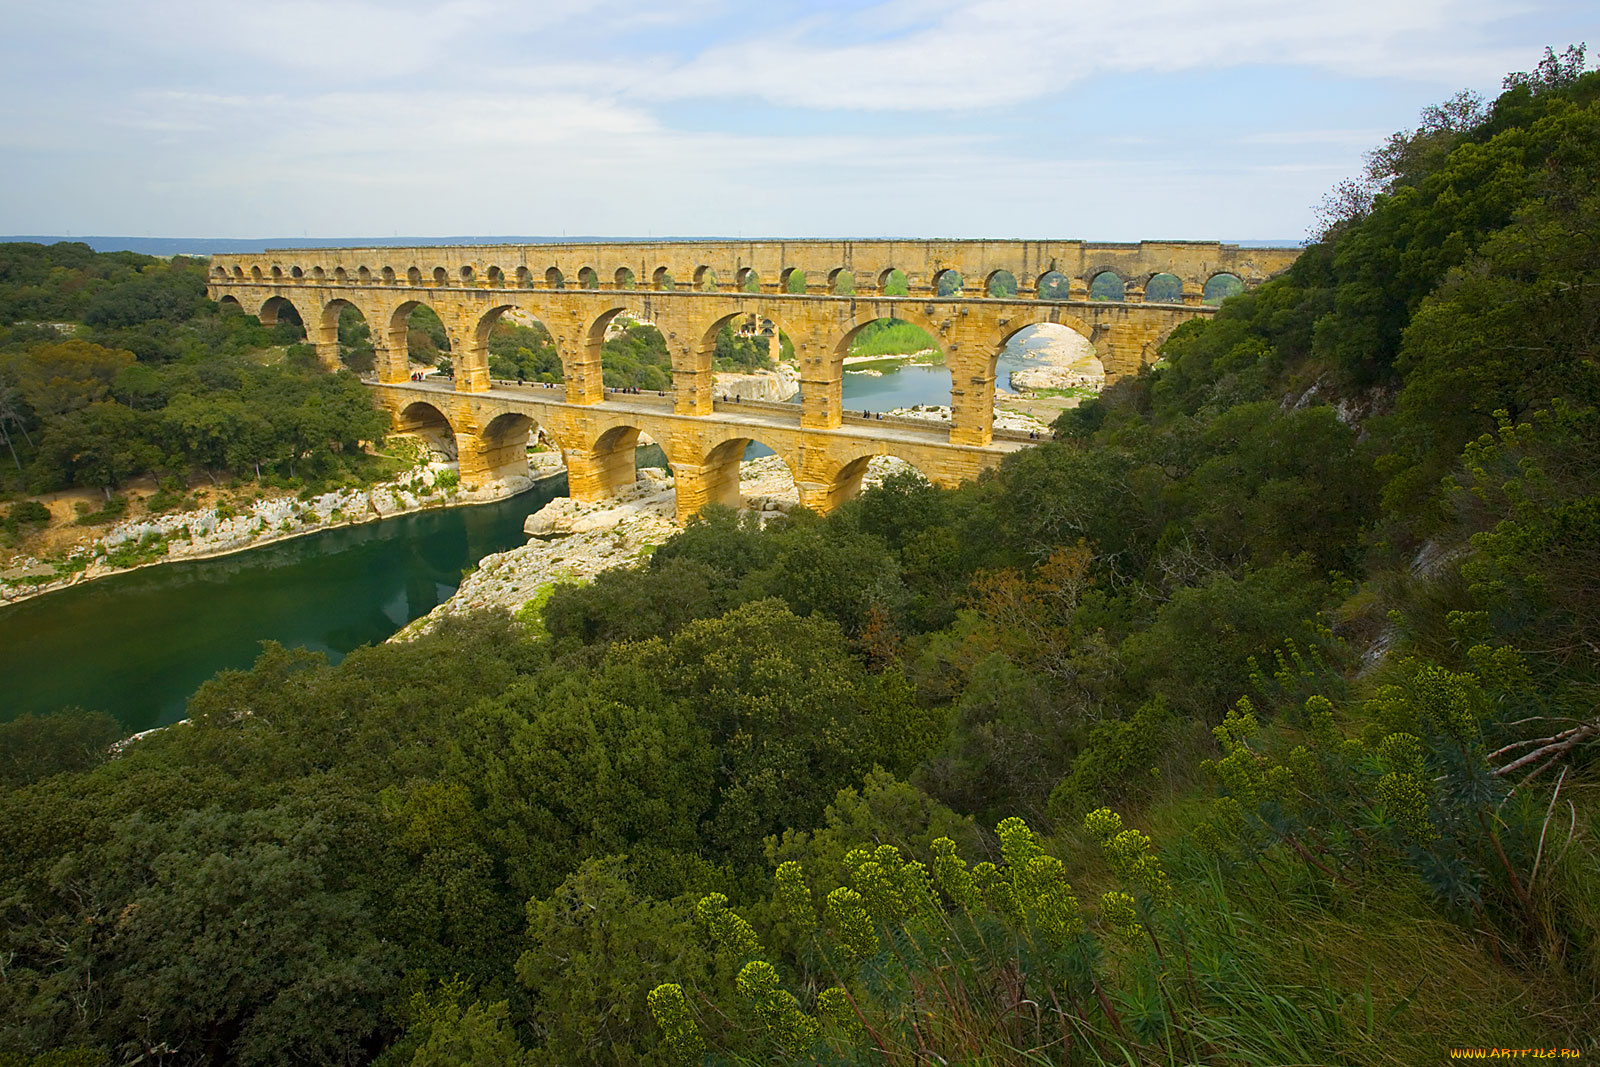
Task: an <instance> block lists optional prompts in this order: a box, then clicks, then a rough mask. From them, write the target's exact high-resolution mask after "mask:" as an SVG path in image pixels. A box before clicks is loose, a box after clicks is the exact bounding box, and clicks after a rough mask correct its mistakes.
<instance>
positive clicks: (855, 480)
mask: <svg viewBox="0 0 1600 1067" xmlns="http://www.w3.org/2000/svg"><path fill="white" fill-rule="evenodd" d="M879 456H893V457H894V458H895V459H898V460H901V461H903V462H905V463H906V464H908V465H909V466H910V467H911V468H912V469H913V470H915V471H916V472H917V473H918V474H920V475H922V477H924V478H926V479H927V480H928V481H929V482H932V483H933V484H934V485H946V486H948V485H954V484H957V483H956V482H955V481H952V480H951V479H949V478H947V477H943V476H942V475H941V473H940V472H939V470H938V465H937V463H934V462H931V459H932V457H930V456H928V455H926V454H924V453H919V452H918V450H917V448H916V446H915V445H913V444H910V443H909V442H900V441H871V442H864V443H863V445H862V447H861V448H860V449H859V450H858V451H857V454H856V455H854V456H853V457H851V458H847V459H842V460H839V461H837V462H835V463H833V471H832V474H831V475H830V476H829V477H828V478H827V479H826V480H824V481H822V482H819V483H818V485H817V488H816V489H815V490H814V491H813V497H814V500H815V502H814V503H811V504H809V506H810V507H811V508H812V509H813V510H816V511H820V512H823V513H824V514H825V513H827V512H829V511H832V510H833V509H834V508H837V507H838V506H839V505H840V504H843V503H844V502H845V501H846V500H849V499H851V498H852V497H854V496H856V495H857V494H858V493H860V492H861V479H862V477H863V476H864V475H865V474H866V473H867V465H868V464H870V463H871V462H872V461H873V460H875V459H877V458H878V457H879ZM928 467H931V468H932V469H933V470H932V473H930V472H929V471H928V470H925V469H924V468H928Z"/></svg>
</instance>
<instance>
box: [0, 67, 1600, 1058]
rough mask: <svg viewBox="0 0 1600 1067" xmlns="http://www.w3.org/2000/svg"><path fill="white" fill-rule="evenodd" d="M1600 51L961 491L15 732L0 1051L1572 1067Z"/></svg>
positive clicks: (1598, 901)
mask: <svg viewBox="0 0 1600 1067" xmlns="http://www.w3.org/2000/svg"><path fill="white" fill-rule="evenodd" d="M1581 71H1582V56H1581V54H1577V55H1572V54H1569V55H1568V56H1567V57H1555V56H1550V57H1547V60H1546V62H1545V63H1544V64H1542V65H1541V66H1540V67H1539V68H1538V69H1537V70H1535V71H1533V72H1530V73H1528V74H1524V75H1517V76H1513V77H1512V78H1511V79H1508V87H1507V90H1506V92H1505V93H1504V94H1503V95H1502V96H1501V97H1500V98H1499V99H1498V100H1496V101H1494V102H1493V104H1492V105H1489V106H1483V105H1480V104H1478V103H1477V102H1475V101H1473V100H1471V99H1469V98H1458V99H1457V100H1455V101H1452V102H1451V103H1450V104H1449V105H1447V106H1444V107H1441V108H1438V109H1432V110H1430V111H1429V112H1428V113H1426V114H1425V115H1424V117H1423V123H1422V125H1421V126H1420V127H1419V128H1418V129H1417V130H1414V131H1407V132H1406V133H1404V134H1400V135H1397V136H1396V138H1395V139H1394V140H1392V141H1391V142H1389V143H1388V144H1387V145H1385V146H1383V147H1382V148H1381V149H1380V150H1379V151H1378V152H1377V153H1375V154H1374V157H1373V167H1372V171H1371V173H1370V174H1369V175H1368V176H1367V179H1366V181H1365V182H1364V183H1361V184H1357V185H1353V186H1351V187H1349V188H1348V189H1346V190H1344V195H1343V196H1342V197H1341V198H1340V199H1339V200H1338V201H1337V202H1334V203H1333V204H1331V205H1330V216H1329V218H1328V220H1327V221H1328V231H1327V233H1326V235H1325V237H1324V238H1323V240H1321V241H1320V242H1317V243H1314V244H1312V245H1311V246H1310V247H1308V249H1307V250H1306V253H1305V255H1304V256H1302V258H1301V259H1300V260H1299V262H1298V263H1297V264H1296V265H1295V267H1294V268H1293V269H1292V270H1290V271H1289V272H1288V273H1287V274H1286V275H1284V276H1283V277H1281V278H1279V279H1277V280H1275V281H1273V282H1271V283H1268V284H1266V285H1264V286H1262V287H1261V288H1259V289H1257V290H1255V291H1254V292H1251V293H1248V294H1245V295H1241V296H1238V297H1235V298H1233V299H1231V300H1229V301H1228V302H1227V303H1225V304H1224V305H1223V307H1222V309H1221V310H1220V311H1219V313H1218V315H1217V316H1216V318H1215V319H1214V320H1213V321H1210V322H1197V323H1191V324H1189V325H1187V326H1185V327H1183V328H1181V329H1180V330H1179V331H1178V332H1177V333H1175V334H1174V336H1173V337H1172V339H1171V340H1170V341H1169V343H1168V344H1167V346H1166V348H1165V350H1164V358H1163V360H1162V362H1161V364H1160V365H1158V366H1157V367H1156V368H1155V369H1153V370H1152V371H1150V372H1149V373H1147V374H1144V375H1141V376H1140V377H1139V378H1138V379H1136V380H1132V381H1127V382H1124V383H1121V384H1119V385H1118V386H1117V387H1115V388H1114V389H1112V390H1110V391H1108V392H1107V393H1106V394H1105V395H1104V396H1102V397H1101V398H1100V399H1099V400H1097V401H1094V402H1090V403H1087V404H1085V405H1084V406H1083V407H1081V408H1079V409H1077V410H1076V411H1073V412H1069V413H1067V414H1066V415H1064V416H1063V417H1062V419H1061V420H1060V422H1059V423H1058V425H1057V428H1058V432H1059V437H1060V439H1059V440H1057V441H1055V442H1050V443H1045V444H1042V445H1041V446H1040V447H1038V448H1034V449H1031V450H1028V451H1026V452H1023V453H1020V454H1019V455H1017V456H1016V457H1014V458H1013V459H1012V460H1011V461H1010V462H1008V463H1007V464H1006V465H1005V467H1004V468H1003V469H1001V470H1000V471H999V472H998V473H996V474H994V475H993V476H990V477H986V478H985V479H983V480H981V481H980V482H977V483H975V484H969V485H967V486H964V487H963V488H961V489H959V490H955V491H941V490H936V489H933V488H931V487H929V486H928V485H927V484H926V483H924V482H923V481H921V480H920V479H919V478H917V477H915V476H912V475H902V476H897V477H895V478H893V479H891V480H890V481H889V482H888V483H886V484H885V485H884V486H883V487H881V488H879V489H875V490H872V491H869V492H867V493H864V494H863V495H862V496H861V497H860V498H858V499H857V500H855V501H852V502H850V503H849V504H847V505H846V506H844V507H842V508H841V509H839V510H838V511H837V512H835V513H834V514H832V515H830V516H828V517H827V518H825V519H824V518H817V517H815V516H812V515H809V514H808V513H804V512H800V513H797V514H796V515H794V516H793V517H791V519H790V521H789V522H788V523H786V524H783V525H781V526H774V527H771V528H768V529H766V530H761V529H759V528H757V527H755V526H753V525H751V524H750V523H748V522H745V521H741V520H740V519H739V518H738V517H737V516H736V515H734V514H732V513H728V512H725V511H724V512H718V511H712V512H709V513H708V514H707V515H706V516H705V517H704V518H703V519H702V520H701V521H698V522H696V523H694V524H693V525H691V526H689V527H688V528H687V529H685V530H684V531H683V532H682V533H681V534H680V535H678V536H677V537H675V538H674V539H673V540H671V541H670V542H668V543H667V544H664V545H662V546H661V547H660V548H659V549H658V550H657V551H656V552H655V553H654V555H653V556H652V557H651V559H650V560H649V562H648V564H646V565H644V566H641V567H640V568H638V569H636V570H621V571H612V572H608V573H606V574H604V575H602V576H601V577H600V578H598V579H597V580H596V581H594V582H593V583H592V584H589V585H586V586H567V587H559V588H557V589H555V590H554V591H553V592H552V593H550V594H549V595H548V596H547V597H543V598H541V599H539V600H536V601H535V602H533V603H532V604H530V605H529V607H527V608H525V609H524V610H523V612H522V613H520V614H519V615H518V616H517V617H515V618H507V617H503V616H484V617H480V618H476V619H474V620H472V621H471V622H469V623H464V624H456V625H452V626H444V627H441V628H440V629H438V630H437V631H435V632H434V633H432V634H430V635H429V636H426V637H423V638H420V639H418V640H415V641H413V642H410V643H406V644H397V645H385V646H383V647H379V648H372V649H364V650H359V651H357V652H355V653H353V654H351V655H350V656H349V657H348V658H347V659H345V660H344V661H343V662H342V663H341V664H340V665H339V666H337V667H329V666H327V665H326V664H325V663H323V662H322V661H321V660H320V659H319V658H318V657H316V656H313V655H310V654H306V653H302V652H294V651H288V650H284V649H281V648H276V647H272V648H268V649H267V650H266V652H265V653H264V654H263V656H262V657H261V659H260V661H259V662H258V663H257V664H256V666H255V667H254V669H252V670H250V671H248V672H230V673H226V674H224V675H222V676H220V677H218V678H217V679H215V680H213V681H212V682H210V683H208V684H207V685H206V686H204V687H203V688H202V689H201V690H200V691H199V692H198V693H197V694H196V695H195V697H194V698H193V699H192V701H191V703H190V709H189V711H190V721H189V723H188V724H187V725H184V726H179V727H175V728H172V729H169V730H166V731H164V732H162V733H161V734H159V735H157V736H153V737H150V738H146V739H144V740H141V741H139V742H137V743H136V744H134V745H132V746H131V747H130V748H128V749H127V750H126V751H125V752H124V753H122V754H121V755H119V756H117V757H116V758H113V759H107V758H106V757H105V756H104V754H103V751H104V750H103V744H104V741H105V739H106V736H107V731H106V727H105V724H104V723H103V722H102V721H101V720H99V719H97V718H96V717H94V716H77V715H69V716H64V717H50V718H45V719H36V718H24V719H22V720H20V721H18V722H15V723H13V724H10V725H8V726H5V727H0V782H3V783H4V784H3V790H0V938H3V942H0V963H3V968H4V969H3V972H0V975H3V978H0V1048H4V1049H12V1050H17V1051H16V1052H13V1053H11V1054H9V1058H8V1057H7V1055H5V1054H0V1064H44V1063H50V1064H102V1063H115V1064H133V1063H150V1062H157V1063H173V1064H179V1063H181V1064H191V1063H192V1064H223V1063H243V1064H280V1063H282V1064H287V1063H329V1064H334V1063H348V1064H363V1063H377V1064H383V1065H401V1064H414V1065H419V1067H422V1065H441V1067H442V1065H447V1064H448V1065H456V1064H463V1063H474V1064H522V1063H527V1064H545V1063H559V1064H619V1065H620V1064H635V1063H643V1064H699V1063H707V1064H734V1063H751V1064H754V1063H762V1064H768V1063H797V1064H798V1063H813V1062H822V1063H837V1064H879V1063H882V1064H891V1063H896V1064H898V1063H905V1064H911V1063H938V1062H944V1063H958V1062H960V1063H997V1064H998V1063H1032V1064H1047V1063H1049V1064H1056V1063H1072V1064H1080V1063H1081V1064H1101V1063H1118V1064H1126V1063H1135V1062H1137V1063H1207V1064H1239V1065H1263V1067H1264V1065H1278V1064H1291V1063H1292V1064H1373V1065H1397V1067H1400V1065H1413V1064H1420V1063H1433V1062H1440V1061H1443V1060H1446V1059H1448V1058H1449V1050H1450V1049H1451V1048H1461V1047H1483V1048H1496V1047H1497V1048H1506V1047H1512V1048H1523V1049H1535V1048H1536V1049H1550V1048H1555V1049H1562V1048H1565V1049H1573V1050H1581V1051H1582V1054H1583V1056H1584V1057H1592V1056H1594V1055H1597V1054H1600V1045H1597V1044H1596V1037H1595V1034H1596V1033H1597V1032H1600V1031H1597V1029H1596V1025H1595V1024H1596V1021H1597V1019H1600V1011H1597V1007H1600V940H1597V938H1600V873H1597V871H1600V867H1597V860H1600V841H1597V833H1600V801H1597V784H1600V783H1597V777H1596V776H1597V766H1596V759H1595V755H1596V751H1597V744H1600V718H1597V710H1596V696H1597V692H1600V634H1597V633H1596V632H1595V631H1596V622H1595V618H1596V615H1595V611H1594V605H1595V604H1596V603H1600V412H1597V404H1600V374H1597V369H1596V356H1597V354H1600V353H1597V350H1596V345H1597V341H1600V332H1597V331H1600V255H1597V251H1600V250H1597V249H1596V247H1595V242H1596V240H1597V234H1600V74H1582V73H1581ZM49 1050H57V1051H56V1052H54V1053H51V1055H53V1056H54V1058H47V1057H46V1055H45V1054H46V1053H47V1052H49ZM36 1057H37V1058H36Z"/></svg>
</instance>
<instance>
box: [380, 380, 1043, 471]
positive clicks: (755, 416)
mask: <svg viewBox="0 0 1600 1067" xmlns="http://www.w3.org/2000/svg"><path fill="white" fill-rule="evenodd" d="M369 384H377V383H374V382H369ZM384 388H386V389H395V390H404V391H415V392H421V393H429V394H444V395H446V396H455V395H458V394H457V393H456V389H455V385H454V383H453V382H451V381H448V380H426V379H425V380H423V381H420V382H397V383H393V384H389V385H385V386H384ZM472 395H473V396H475V397H477V398H480V399H485V400H501V401H513V402H524V403H527V402H532V403H536V404H540V405H546V406H549V407H557V408H565V409H568V410H571V411H574V412H581V413H585V414H588V415H610V414H618V415H621V414H628V415H644V416H650V417H653V418H657V419H659V418H663V417H665V418H681V419H688V420H694V421H697V422H707V423H720V424H723V425H729V426H740V427H747V428H749V429H752V430H760V429H763V428H770V429H783V430H799V429H801V428H802V427H801V425H800V415H801V409H800V405H798V404H779V403H772V402H762V401H734V400H728V401H724V400H721V399H718V400H716V401H715V402H714V404H713V412H714V413H713V414H711V415H675V414H674V412H673V397H672V394H671V393H667V394H664V395H658V394H656V393H654V392H645V393H621V392H616V391H612V390H607V392H606V399H605V400H603V401H601V402H599V403H596V404H571V403H568V402H567V399H566V390H565V389H564V388H562V387H561V386H559V385H557V386H553V387H552V386H544V385H539V384H527V385H517V384H514V383H511V382H504V381H500V380H494V381H491V382H490V388H489V389H488V391H486V392H481V393H476V394H472ZM623 397H625V398H626V399H622V398H623ZM784 409H792V414H790V412H789V411H787V410H784ZM806 432H807V433H814V434H825V435H833V436H839V437H847V438H855V439H857V440H876V441H899V442H904V443H907V444H917V445H939V446H944V447H953V448H959V449H969V450H973V451H981V452H993V453H1001V454H1004V453H1009V452H1016V451H1019V450H1020V449H1023V448H1027V447H1028V446H1029V444H1030V443H1036V442H1031V441H1029V440H1026V439H1021V438H1020V437H1018V438H1006V437H1001V436H999V435H998V434H997V435H996V437H995V439H994V440H993V441H992V442H991V443H989V444H988V445H950V443H949V427H948V425H946V424H944V423H942V422H933V421H931V420H925V419H906V418H894V417H885V418H882V419H878V418H871V419H868V418H863V417H861V416H860V415H851V414H848V413H847V414H846V415H845V417H844V421H843V423H842V424H841V425H840V426H838V427H836V428H832V429H813V428H809V427H808V428H806ZM751 436H758V435H756V434H752V435H751Z"/></svg>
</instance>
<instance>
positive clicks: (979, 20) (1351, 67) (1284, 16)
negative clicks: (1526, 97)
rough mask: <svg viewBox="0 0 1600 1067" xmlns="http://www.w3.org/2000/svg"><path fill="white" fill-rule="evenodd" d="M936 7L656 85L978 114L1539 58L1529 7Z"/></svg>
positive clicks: (887, 7)
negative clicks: (1131, 77)
mask: <svg viewBox="0 0 1600 1067" xmlns="http://www.w3.org/2000/svg"><path fill="white" fill-rule="evenodd" d="M927 10H928V6H927V5H926V4H925V3H923V2H922V0H892V2H890V3H887V4H883V5H880V6H878V7H875V8H872V9H869V12H868V14H869V16H873V17H876V18H877V19H879V20H883V19H884V17H885V16H886V15H898V16H899V17H898V18H896V19H893V20H891V21H892V23H893V24H895V25H899V26H901V27H903V30H902V32H899V33H896V34H890V35H888V36H882V35H878V34H876V33H869V32H863V26H864V25H869V23H868V21H867V20H865V19H863V18H862V17H860V16H856V15H853V14H850V13H840V14H837V15H835V16H833V17H830V18H827V19H820V18H813V19H810V20H807V21H806V22H804V23H797V24H795V25H794V26H791V27H788V28H786V29H784V30H782V31H780V32H778V33H775V34H770V35H765V36H763V37H762V38H761V39H760V40H754V39H741V40H736V41H730V42H727V43H724V44H721V45H717V46H714V47H711V48H708V49H706V50H705V51H703V52H702V53H700V54H699V55H697V56H695V57H694V58H693V59H691V60H690V61H688V62H686V63H684V64H682V65H680V66H678V67H677V68H676V69H675V70H673V71H672V72H671V73H670V74H668V75H666V76H664V77H660V78H658V79H657V80H656V82H655V89H656V91H657V92H659V93H662V94H666V95H676V96H681V97H694V96H703V95H706V94H707V93H708V92H714V91H727V90H728V89H729V88H730V87H732V86H740V87H743V88H744V89H745V90H746V91H749V92H753V93H756V94H758V95H760V96H762V97H763V98H764V99H766V100H768V101H770V102H773V103H791V104H792V103H795V102H800V103H801V104H803V105H804V106H808V107H819V108H839V109H868V110H871V109H887V110H904V111H917V110H970V109H979V108H998V107H1005V106H1014V105H1017V104H1021V103H1024V102H1026V101H1029V100H1033V99H1037V98H1039V97H1042V96H1046V95H1050V94H1053V93H1057V92H1059V91H1061V90H1062V89H1065V88H1068V87H1070V86H1073V85H1078V84H1082V83H1084V82H1085V81H1089V80H1091V79H1094V78H1099V77H1105V76H1108V75H1127V74H1138V73H1151V74H1161V73H1170V72H1175V71H1192V70H1204V69H1227V68H1237V67H1242V66H1250V65H1269V66H1300V67H1312V68H1317V69H1322V70H1326V71H1329V72H1332V73H1335V74H1340V75H1348V76H1359V77H1366V78H1395V77H1401V78H1413V79H1418V80H1422V81H1429V82H1438V83H1441V84H1446V85H1451V86H1455V85H1458V84H1460V83H1463V82H1468V81H1473V80H1476V79H1482V78H1483V77H1484V76H1485V74H1486V72H1488V73H1492V74H1493V76H1498V73H1499V72H1500V71H1503V70H1505V69H1508V64H1515V63H1516V62H1519V61H1521V60H1522V58H1523V57H1524V56H1525V55H1526V54H1527V52H1528V47H1526V46H1517V45H1511V44H1508V43H1507V42H1506V40H1505V39H1504V37H1503V36H1501V35H1499V34H1491V32H1490V30H1491V27H1494V26H1497V25H1498V24H1500V23H1501V21H1502V20H1505V19H1507V18H1511V17H1514V16H1515V15H1516V14H1517V9H1516V8H1514V7H1508V6H1506V5H1504V4H1497V3H1490V2H1488V0H1406V2H1405V3H1395V2H1393V0H1347V2H1346V3H1342V4H1337V5H1335V4H1286V3H1283V2H1282V0H1234V2H1232V3H1228V4H1199V3H1194V2H1192V0H1145V2H1142V3H1139V4H1134V5H1109V4H1104V3H1099V2H1092V3H1086V2H1081V0H1080V2H1077V3H1064V2H1062V0H979V2H976V3H968V4H961V5H955V4H951V5H946V6H945V9H944V10H942V11H940V12H939V13H938V16H937V17H936V18H934V19H932V20H926V21H922V22H920V23H919V22H918V20H916V19H914V18H912V17H911V12H912V11H922V12H924V13H926V12H927ZM841 42H844V43H841Z"/></svg>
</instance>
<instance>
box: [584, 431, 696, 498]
mask: <svg viewBox="0 0 1600 1067" xmlns="http://www.w3.org/2000/svg"><path fill="white" fill-rule="evenodd" d="M656 443H657V442H656V439H655V438H654V437H653V436H652V435H651V434H650V433H649V432H648V431H647V430H646V429H645V428H644V427H643V426H641V425H640V424H639V423H638V422H637V421H636V420H635V419H634V418H630V417H629V416H626V415H619V416H618V417H617V418H615V419H613V420H610V422H609V424H608V425H607V426H606V427H605V428H604V429H603V430H601V431H600V432H599V434H598V435H597V436H596V437H595V438H594V440H593V441H592V442H588V443H587V447H581V448H580V447H577V446H576V444H575V443H574V442H563V446H564V447H563V448H562V452H563V453H564V454H565V456H566V460H567V488H568V492H569V493H570V494H571V496H572V498H573V499H574V500H590V501H594V500H607V499H610V498H611V497H614V496H616V495H617V494H619V493H621V492H622V491H623V490H625V489H628V488H629V487H631V486H632V485H633V484H634V482H635V481H637V480H638V475H637V470H638V463H637V457H636V452H637V449H638V447H639V446H640V444H656ZM660 444H661V445H662V446H663V447H665V446H666V444H667V442H666V441H662V442H660ZM667 466H668V467H669V468H671V469H672V470H673V471H676V470H677V463H676V462H674V460H673V457H672V456H671V455H668V456H667Z"/></svg>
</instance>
